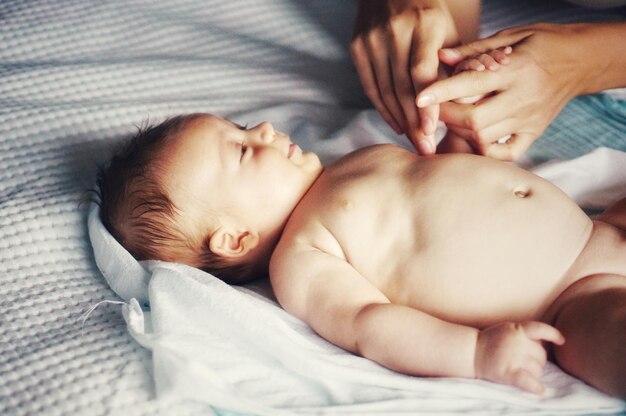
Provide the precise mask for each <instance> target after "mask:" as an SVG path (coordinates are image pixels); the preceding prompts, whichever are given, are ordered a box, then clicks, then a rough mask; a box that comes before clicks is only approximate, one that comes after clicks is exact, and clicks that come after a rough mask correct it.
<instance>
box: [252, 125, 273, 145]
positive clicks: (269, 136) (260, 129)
mask: <svg viewBox="0 0 626 416" xmlns="http://www.w3.org/2000/svg"><path fill="white" fill-rule="evenodd" d="M253 130H255V132H256V133H257V134H258V137H259V139H260V140H261V141H262V142H263V143H271V142H273V141H274V137H275V136H276V133H275V131H274V127H273V126H272V124H271V123H269V122H267V121H264V122H263V123H261V124H259V125H258V126H256V127H254V129H253Z"/></svg>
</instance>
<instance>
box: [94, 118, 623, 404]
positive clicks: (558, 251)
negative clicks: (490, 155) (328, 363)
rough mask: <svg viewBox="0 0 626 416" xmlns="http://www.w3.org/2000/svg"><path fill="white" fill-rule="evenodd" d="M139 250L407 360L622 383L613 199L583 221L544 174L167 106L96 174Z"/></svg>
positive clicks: (111, 216)
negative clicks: (335, 143) (162, 116)
mask: <svg viewBox="0 0 626 416" xmlns="http://www.w3.org/2000/svg"><path fill="white" fill-rule="evenodd" d="M98 182H99V187H100V192H101V211H102V220H103V222H104V224H105V225H106V226H107V228H108V229H109V230H110V232H111V233H112V234H113V235H114V236H115V237H116V238H117V239H118V241H119V242H120V243H121V244H122V245H124V246H125V247H126V248H127V249H128V250H129V251H130V252H131V253H132V254H133V255H134V256H135V257H136V258H137V259H160V260H165V261H175V262H181V263H185V264H188V265H191V266H195V267H199V268H202V269H205V270H208V271H210V272H211V273H213V274H215V275H216V276H218V277H220V278H222V279H224V280H225V281H227V282H230V283H235V284H241V283H244V282H246V281H248V280H250V279H253V278H256V277H261V276H264V275H266V274H267V273H268V271H269V276H270V279H271V284H272V287H273V289H274V292H275V295H276V297H277V299H278V301H279V303H280V304H281V305H282V306H283V307H284V308H285V309H286V310H287V311H289V312H290V313H292V314H293V315H295V316H297V317H299V318H301V319H302V320H304V321H306V322H307V323H308V324H309V325H310V326H311V327H312V328H313V329H314V330H315V331H316V332H318V333H319V334H320V335H321V336H323V337H324V338H326V339H327V340H329V341H330V342H333V343H334V344H336V345H338V346H340V347H342V348H344V349H346V350H348V351H351V352H353V353H356V354H360V355H362V356H364V357H367V358H370V359H372V360H374V361H376V362H378V363H380V364H382V365H384V366H386V367H388V368H391V369H393V370H396V371H399V372H403V373H406V374H410V375H419V376H449V377H469V378H482V379H485V380H491V381H494V382H499V383H506V384H512V385H515V386H518V387H520V388H522V389H524V390H527V391H530V392H534V393H538V394H539V393H541V392H542V391H543V385H542V383H541V376H542V372H543V367H544V365H545V362H546V360H547V352H546V349H545V348H544V347H543V345H542V343H543V342H549V343H552V344H554V346H553V355H554V360H555V361H556V363H558V364H559V365H560V366H561V367H562V368H563V369H565V370H566V371H568V372H570V373H571V374H573V375H574V376H577V377H579V378H581V379H583V380H585V381H587V382H588V383H590V384H592V385H593V386H595V387H597V388H598V389H600V390H602V391H604V392H607V393H609V394H612V395H615V396H618V397H621V398H626V378H625V377H624V374H626V360H625V357H626V200H622V201H620V202H618V203H617V204H616V205H614V206H613V207H611V208H609V209H608V210H607V211H606V212H605V213H604V214H602V215H601V216H600V217H598V218H597V219H596V220H595V221H592V220H591V219H590V218H589V217H587V216H586V215H585V214H584V213H583V212H582V211H581V210H580V208H579V207H578V206H577V205H576V204H575V203H574V202H573V201H571V200H570V199H569V198H568V197H567V196H566V195H565V194H563V193H562V192H561V191H560V190H559V189H558V188H556V187H555V186H553V185H552V184H550V183H549V182H547V181H545V180H543V179H541V178H539V177H537V176H535V175H533V174H532V173H529V172H527V171H525V170H522V169H520V168H517V167H515V166H513V165H510V164H507V163H505V162H500V161H495V160H491V159H487V158H484V157H480V156H475V155H469V154H446V155H436V156H429V157H420V156H418V155H416V154H415V153H412V152H409V151H407V150H404V149H402V148H400V147H397V146H394V145H377V146H371V147H367V148H364V149H361V150H358V151H356V152H353V153H351V154H348V155H346V156H345V157H343V158H342V159H340V160H338V161H337V162H336V163H334V164H333V165H331V166H329V167H327V168H324V167H322V165H321V163H320V161H319V158H318V157H317V156H316V155H315V154H314V153H310V152H303V151H302V150H301V149H300V148H299V147H298V146H297V145H295V144H294V143H292V142H291V140H290V138H289V137H288V136H287V135H285V134H283V133H280V132H277V131H275V130H274V129H273V128H272V126H271V124H269V123H262V124H259V125H258V126H256V127H254V128H250V129H246V128H244V127H242V126H239V125H237V124H234V123H232V122H230V121H228V120H225V119H222V118H219V117H216V116H213V115H209V114H192V115H187V116H178V117H174V118H172V119H169V120H167V121H165V122H164V123H162V124H160V125H158V126H156V127H152V128H148V129H145V130H144V131H140V132H139V134H138V135H137V136H136V137H135V138H134V139H133V141H132V142H131V144H130V146H129V147H128V149H127V150H126V151H125V152H124V153H123V154H121V155H118V156H116V157H114V158H113V159H112V161H111V163H110V165H109V167H108V168H107V170H106V171H103V172H102V173H101V174H100V176H99V181H98Z"/></svg>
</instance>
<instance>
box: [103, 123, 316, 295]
mask: <svg viewBox="0 0 626 416" xmlns="http://www.w3.org/2000/svg"><path fill="white" fill-rule="evenodd" d="M321 172H322V165H321V164H320V161H319V158H318V157H317V156H316V155H315V154H314V153H310V152H302V150H300V148H299V147H298V146H296V145H295V144H293V143H292V142H291V140H290V139H289V137H288V136H287V135H285V134H283V133H279V132H277V131H275V130H274V129H273V127H272V126H271V124H269V123H266V122H265V123H261V124H259V125H258V126H256V127H253V128H251V129H246V128H244V127H242V126H238V125H236V124H234V123H231V122H230V121H228V120H224V119H221V118H219V117H216V116H213V115H210V114H191V115H184V116H177V117H173V118H170V119H168V120H166V121H164V122H163V123H161V124H159V125H157V126H153V127H148V128H144V129H141V130H140V131H139V132H138V133H137V134H136V135H135V137H133V139H132V140H131V142H130V143H129V145H128V146H127V147H126V149H125V150H124V151H123V152H121V153H120V154H118V155H117V156H115V157H113V159H112V160H111V162H110V164H109V165H108V167H106V169H103V170H101V172H100V174H99V176H98V185H99V190H100V200H101V202H100V205H101V213H102V221H103V223H104V225H105V226H106V227H107V229H108V230H109V231H110V232H111V234H112V235H113V236H114V237H115V238H116V239H117V240H118V241H119V242H120V243H121V244H122V245H123V246H124V247H125V248H126V249H127V250H128V251H129V252H130V253H131V254H132V255H133V256H134V257H135V258H136V259H138V260H146V259H154V260H164V261H173V262H178V263H184V264H188V265H190V266H194V267H198V268H201V269H204V270H207V271H209V272H211V273H213V274H215V275H216V276H217V277H220V278H222V279H223V280H225V281H227V282H229V283H243V282H245V281H248V280H251V279H253V278H255V277H261V276H263V275H264V274H265V273H266V272H267V265H268V262H269V258H270V255H271V253H272V250H273V248H274V246H275V244H276V242H277V241H278V238H279V237H280V233H281V232H282V230H283V228H284V226H285V223H286V221H287V219H288V217H289V215H290V214H291V212H292V211H293V209H294V208H295V206H296V205H297V203H298V201H299V200H300V199H301V198H302V197H303V196H304V194H305V193H306V191H307V190H308V189H309V188H310V187H311V185H312V184H313V183H314V182H315V180H316V179H317V177H318V176H319V174H320V173H321Z"/></svg>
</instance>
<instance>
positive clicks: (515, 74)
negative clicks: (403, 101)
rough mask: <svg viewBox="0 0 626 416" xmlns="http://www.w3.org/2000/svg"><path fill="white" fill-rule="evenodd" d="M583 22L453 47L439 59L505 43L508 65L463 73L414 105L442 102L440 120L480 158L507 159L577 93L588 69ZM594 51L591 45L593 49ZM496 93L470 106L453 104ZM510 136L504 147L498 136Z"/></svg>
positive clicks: (519, 31) (523, 148) (450, 59)
mask: <svg viewBox="0 0 626 416" xmlns="http://www.w3.org/2000/svg"><path fill="white" fill-rule="evenodd" d="M581 28H584V26H583V25H552V24H537V25H529V26H523V27H517V28H513V29H507V30H504V31H502V32H499V33H497V34H495V35H493V36H491V37H489V38H485V39H481V40H478V41H475V42H472V43H469V44H467V45H462V46H460V47H457V48H455V49H444V50H442V51H441V52H440V59H441V60H442V61H443V62H445V63H446V64H448V65H457V64H458V63H459V62H461V61H462V60H463V59H466V58H468V57H471V56H474V55H477V54H481V53H484V52H486V51H489V50H494V49H497V48H502V47H504V46H508V45H511V46H512V47H513V54H512V55H511V62H510V64H509V65H507V67H506V68H502V69H501V70H499V71H482V72H478V71H465V72H462V73H459V74H456V75H454V76H452V77H450V78H448V79H445V80H441V81H438V82H436V83H434V84H432V85H430V86H429V87H427V88H425V89H424V90H422V91H421V93H419V94H418V97H417V104H418V106H419V107H428V106H430V105H432V104H441V103H444V102H445V104H443V105H441V114H440V118H441V120H443V121H444V122H445V123H446V125H447V126H448V128H451V129H453V130H454V131H455V133H457V134H458V135H460V136H462V137H463V138H464V139H465V140H467V141H468V142H469V143H470V144H471V145H472V147H473V148H474V149H476V151H477V152H478V153H480V154H483V155H487V156H492V157H495V158H498V159H504V160H513V159H516V158H518V157H519V156H521V155H522V154H523V153H524V152H525V151H526V149H527V148H528V147H529V146H530V145H531V144H532V143H533V142H534V140H535V139H537V138H538V137H539V136H540V135H541V133H542V132H543V131H544V130H545V128H546V127H547V126H548V125H549V124H550V122H551V121H552V120H553V119H554V117H556V115H557V114H558V113H559V112H560V111H561V109H562V108H563V107H564V106H565V104H566V103H567V102H568V101H569V100H570V99H572V98H573V97H575V96H576V95H578V94H580V93H581V92H583V91H581V89H582V88H583V86H584V85H585V82H584V81H585V79H584V77H586V76H588V75H587V74H588V73H589V72H593V71H588V70H587V69H586V68H585V64H586V62H585V60H584V59H581V56H582V55H581V53H582V51H585V50H586V49H585V47H586V46H585V45H586V44H585V43H584V42H583V40H584V37H582V39H581V40H580V42H579V38H581V36H579V33H581V32H582V31H583V30H584V29H581ZM591 47H593V46H591ZM489 93H495V95H493V96H491V97H489V98H488V99H485V100H482V101H480V102H479V103H477V104H475V105H468V104H458V103H455V102H449V103H448V102H447V101H453V100H456V99H459V98H463V97H470V96H476V95H484V94H489ZM508 135H511V138H510V139H509V140H508V141H507V142H506V143H499V142H498V141H499V139H501V138H502V137H506V136H508Z"/></svg>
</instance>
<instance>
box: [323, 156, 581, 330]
mask: <svg viewBox="0 0 626 416" xmlns="http://www.w3.org/2000/svg"><path fill="white" fill-rule="evenodd" d="M472 165H473V164H469V166H465V167H461V168H459V167H453V166H446V165H445V164H432V165H431V166H425V167H422V168H415V169H411V168H407V166H406V165H405V166H403V165H402V163H397V164H396V165H395V166H396V168H395V169H394V168H390V167H389V166H388V165H386V166H385V167H380V168H378V167H377V166H376V165H373V166H370V169H354V170H350V169H345V167H344V169H343V170H342V171H340V172H336V174H335V172H332V171H330V172H328V173H329V174H330V175H328V177H327V178H325V180H326V181H327V182H326V185H325V186H324V188H323V189H321V190H320V191H319V195H318V196H319V197H320V198H319V200H320V201H324V208H323V209H322V213H321V216H320V220H321V221H322V222H323V225H324V227H326V228H327V229H328V230H329V231H330V233H331V234H332V235H333V237H334V238H335V239H336V240H337V242H338V245H339V246H340V247H341V250H342V251H343V255H344V256H345V258H346V260H347V261H348V262H349V263H350V264H351V265H352V267H354V268H355V269H356V270H357V271H358V272H359V273H360V274H361V275H363V276H364V277H365V278H367V279H368V280H369V281H370V282H371V283H372V284H373V285H375V286H376V287H378V288H379V289H380V290H381V291H382V292H383V293H384V294H385V295H386V296H387V297H388V298H389V299H390V300H391V301H393V302H397V303H404V304H407V305H410V306H414V307H419V308H421V309H426V310H428V311H429V312H431V313H434V314H436V315H440V316H442V317H445V318H447V319H451V320H458V319H456V318H458V317H460V316H463V317H464V318H463V319H469V320H470V321H471V322H468V323H474V324H476V322H478V321H480V320H482V319H488V318H485V317H484V316H482V314H484V309H483V310H482V311H481V312H474V311H476V310H477V309H476V307H477V306H480V307H481V308H484V307H485V306H488V307H489V308H491V309H492V310H493V311H494V314H498V317H499V318H501V317H502V315H512V316H513V317H522V316H523V314H524V313H528V311H530V310H536V309H538V308H540V307H541V305H542V304H543V303H545V302H546V296H548V294H549V293H551V292H552V291H554V289H555V287H556V286H557V285H558V284H559V282H560V278H561V277H562V276H563V274H564V272H565V270H567V268H568V267H569V265H571V263H572V262H573V261H574V259H575V258H576V256H577V254H578V253H579V252H580V249H581V245H582V244H584V239H585V238H586V236H587V234H586V233H587V232H588V229H587V228H586V227H587V226H588V224H589V220H588V218H587V217H586V216H585V215H584V214H583V213H582V212H581V211H580V210H579V209H578V207H576V206H575V205H574V204H573V203H572V202H571V201H570V200H569V199H568V198H566V197H565V196H564V195H563V194H562V193H560V191H558V190H556V189H555V188H553V187H552V185H550V184H547V183H546V182H545V181H542V180H540V179H538V178H536V177H534V176H530V175H528V174H527V173H526V172H520V171H518V170H515V169H514V170H509V169H504V170H499V169H498V167H499V165H497V164H496V165H493V166H490V169H485V170H483V169H482V167H481V166H479V165H480V164H479V165H476V166H472ZM441 169H448V170H447V171H445V172H444V171H442V170H441Z"/></svg>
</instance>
